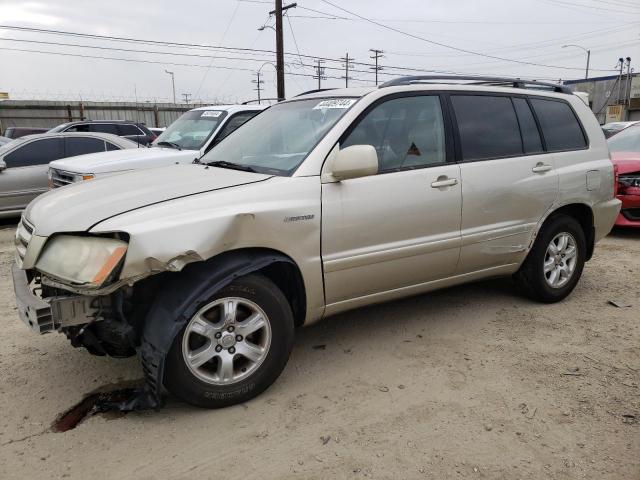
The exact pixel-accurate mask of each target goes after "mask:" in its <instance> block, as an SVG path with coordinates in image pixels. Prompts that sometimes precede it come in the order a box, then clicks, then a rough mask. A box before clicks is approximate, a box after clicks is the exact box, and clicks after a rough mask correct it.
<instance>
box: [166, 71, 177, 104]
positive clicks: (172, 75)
mask: <svg viewBox="0 0 640 480" xmlns="http://www.w3.org/2000/svg"><path fill="white" fill-rule="evenodd" d="M165 73H168V74H169V75H171V86H172V87H173V103H176V79H175V76H174V74H173V72H170V71H169V70H165Z"/></svg>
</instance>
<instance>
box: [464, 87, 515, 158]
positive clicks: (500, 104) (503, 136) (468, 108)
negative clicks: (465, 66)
mask: <svg viewBox="0 0 640 480" xmlns="http://www.w3.org/2000/svg"><path fill="white" fill-rule="evenodd" d="M451 103H452V104H453V110H454V112H455V116H456V120H457V123H458V131H459V133H460V144H461V145H460V146H461V149H462V159H463V160H482V159H489V158H500V157H510V156H515V155H522V153H523V150H522V140H521V138H520V129H519V128H518V119H517V118H516V112H515V110H514V108H513V104H512V103H511V99H510V98H509V97H493V96H489V95H452V96H451Z"/></svg>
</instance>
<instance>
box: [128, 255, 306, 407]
mask: <svg viewBox="0 0 640 480" xmlns="http://www.w3.org/2000/svg"><path fill="white" fill-rule="evenodd" d="M251 273H260V274H262V275H264V276H266V277H267V278H269V279H270V280H271V281H273V282H274V283H275V284H276V285H277V286H278V287H279V288H280V289H281V290H282V292H283V294H284V295H285V297H286V298H287V301H288V302H289V304H290V306H291V309H292V312H293V314H294V322H295V325H296V326H297V325H302V323H304V319H305V315H306V291H305V287H304V280H303V277H302V274H301V272H300V269H299V267H298V265H297V264H296V263H295V261H294V260H293V259H291V257H289V256H288V255H286V254H284V253H282V252H279V251H277V250H272V249H268V248H242V249H237V250H229V251H226V252H223V253H220V254H219V255H216V256H214V257H211V258H209V259H207V260H204V261H201V262H193V263H190V264H188V265H186V266H185V267H184V268H183V269H182V270H181V271H180V272H176V273H169V272H164V273H161V274H158V275H154V276H152V277H149V278H148V279H146V280H143V281H141V282H138V284H136V289H137V290H138V291H145V292H149V291H153V295H152V297H153V299H154V300H153V303H152V304H151V306H150V308H149V309H148V312H146V315H144V320H143V323H142V324H141V325H140V331H141V342H140V343H141V345H140V348H139V355H140V359H141V362H142V367H143V371H144V374H145V379H146V380H147V384H148V385H149V387H151V389H152V390H153V392H154V393H155V395H156V396H157V397H158V398H159V397H160V395H161V393H162V379H163V375H164V364H165V359H166V356H167V354H168V353H169V350H170V348H171V344H172V343H173V339H174V338H175V336H176V335H177V334H178V333H179V332H180V330H181V329H182V327H183V326H184V325H185V324H186V322H187V321H188V320H189V319H190V318H191V317H192V316H193V315H194V314H195V312H196V311H197V309H198V308H200V306H201V303H202V302H201V299H203V298H207V297H210V296H211V295H213V294H214V293H215V292H217V291H218V290H220V289H221V288H223V287H225V286H226V285H228V284H229V283H231V282H232V281H233V280H235V279H236V278H239V277H242V276H245V275H248V274H251ZM134 297H135V295H134Z"/></svg>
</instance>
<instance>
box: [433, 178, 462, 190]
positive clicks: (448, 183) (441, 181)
mask: <svg viewBox="0 0 640 480" xmlns="http://www.w3.org/2000/svg"><path fill="white" fill-rule="evenodd" d="M457 184H458V179H457V178H449V177H444V176H443V177H438V178H437V180H436V181H435V182H432V183H431V188H442V187H453V186H454V185H457Z"/></svg>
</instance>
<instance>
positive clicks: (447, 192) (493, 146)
mask: <svg viewBox="0 0 640 480" xmlns="http://www.w3.org/2000/svg"><path fill="white" fill-rule="evenodd" d="M614 182H615V179H614V168H613V165H612V163H611V161H610V159H609V151H608V149H607V143H606V141H605V138H604V135H603V133H602V130H601V129H600V126H599V125H598V122H597V120H596V118H595V117H594V115H593V113H592V112H591V111H590V110H589V108H588V107H587V106H586V105H585V104H584V102H583V101H582V100H581V99H580V98H578V97H576V96H575V95H573V94H572V93H571V92H570V91H569V90H568V89H565V88H564V87H562V86H558V85H552V84H542V83H536V82H524V81H522V80H514V79H496V78H475V77H474V78H464V77H463V78H454V79H452V78H442V79H434V78H431V77H409V78H400V79H398V80H395V81H392V82H389V83H387V84H383V85H381V86H380V87H379V88H375V89H372V88H369V89H341V90H330V91H322V92H316V93H310V94H307V95H302V96H298V97H296V98H293V99H291V100H288V101H283V102H280V103H278V104H277V105H274V106H272V107H270V108H269V109H267V110H265V111H264V112H263V113H261V114H260V115H257V116H256V117H254V118H252V119H251V120H249V121H248V122H247V123H246V124H244V125H243V127H242V128H240V129H238V130H236V131H235V132H233V133H232V134H230V135H229V136H228V137H226V138H225V139H224V140H222V141H221V142H220V143H219V144H218V145H216V146H215V147H214V148H213V149H211V151H209V152H208V153H207V154H206V155H204V157H202V158H201V159H200V161H199V163H196V164H190V165H175V166H169V167H163V168H157V169H148V170H139V171H137V172H131V173H126V174H122V175H117V176H112V177H106V178H103V179H97V180H95V181H91V182H84V183H79V184H77V185H71V186H68V187H64V188H62V189H60V190H59V191H56V190H53V191H51V192H49V193H47V194H45V195H43V196H42V197H40V198H38V199H36V200H35V201H34V202H32V203H31V204H30V205H29V207H28V209H27V210H26V212H25V213H24V215H23V219H22V222H21V224H20V225H19V227H18V230H17V236H16V249H17V257H16V262H17V263H16V266H15V267H14V268H13V276H14V285H15V291H16V297H17V302H18V306H19V312H20V315H21V318H22V319H23V320H24V321H25V322H26V323H27V325H29V326H30V327H31V328H32V329H33V330H35V331H37V332H40V333H42V332H47V331H60V332H63V333H65V334H66V335H67V337H68V338H69V339H70V340H71V343H72V345H74V346H83V347H85V348H87V350H89V351H90V352H92V353H95V354H99V355H105V354H108V355H113V356H119V357H122V356H129V355H134V354H136V353H137V354H138V355H139V357H140V359H141V361H142V365H143V369H144V372H145V375H146V378H147V389H146V390H145V392H146V394H145V395H141V396H140V397H139V398H138V399H137V400H139V401H140V402H143V403H144V404H145V405H147V406H149V405H157V404H158V402H159V401H160V398H161V397H160V395H161V393H162V392H163V391H164V388H165V387H166V389H168V390H169V391H170V392H171V393H173V394H174V395H176V396H177V397H180V398H181V399H183V400H185V401H187V402H189V403H192V404H194V405H199V406H203V407H222V406H226V405H232V404H235V403H238V402H244V401H246V400H248V399H249V398H251V397H253V396H255V395H257V394H259V393H260V392H262V391H263V390H265V389H266V388H267V387H268V386H269V385H270V384H271V383H272V382H274V381H275V380H276V378H277V377H278V375H279V374H280V372H281V371H282V369H283V368H284V366H285V364H286V363H287V359H288V357H289V353H290V352H291V348H292V345H293V341H294V329H295V328H296V327H300V326H303V325H309V324H311V323H313V322H316V321H319V320H321V319H323V318H324V317H327V316H329V315H333V314H336V313H338V312H344V311H346V310H349V309H352V308H356V307H360V306H364V305H371V304H374V303H377V302H383V301H387V300H391V299H396V298H400V297H405V296H408V295H416V294H422V293H425V292H429V291H431V290H435V289H438V288H443V287H451V286H454V285H459V284H462V283H465V282H470V281H475V280H480V279H484V278H489V277H496V276H513V278H514V279H515V283H516V285H517V286H518V287H519V288H520V289H521V291H522V292H523V293H524V294H525V295H527V296H528V297H530V298H532V299H535V300H536V301H539V302H558V301H561V300H563V299H564V298H566V297H567V296H568V295H569V294H570V293H571V291H572V290H573V289H574V287H575V286H576V284H577V283H578V280H579V279H580V276H581V274H582V270H583V268H584V266H585V262H587V261H588V260H589V259H590V258H591V256H592V254H593V250H594V246H595V244H596V242H597V241H598V240H600V239H601V238H602V237H604V236H605V235H607V233H609V231H610V229H611V227H612V226H613V224H614V221H615V219H616V216H617V215H618V212H619V210H620V201H619V200H617V199H616V198H615V196H614ZM64 292H68V293H67V294H65V293H64ZM372 314H373V315H375V311H373V310H372ZM136 406H140V404H137V405H136V402H131V403H129V404H128V408H136Z"/></svg>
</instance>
